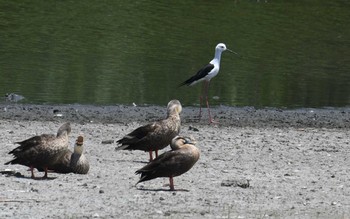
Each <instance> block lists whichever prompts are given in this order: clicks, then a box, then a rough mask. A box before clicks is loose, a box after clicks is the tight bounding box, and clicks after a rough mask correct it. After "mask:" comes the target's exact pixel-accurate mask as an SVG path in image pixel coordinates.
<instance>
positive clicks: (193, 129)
mask: <svg viewBox="0 0 350 219" xmlns="http://www.w3.org/2000/svg"><path fill="white" fill-rule="evenodd" d="M188 130H190V131H194V132H199V129H197V128H195V127H192V126H189V127H188Z"/></svg>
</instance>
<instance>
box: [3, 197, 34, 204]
mask: <svg viewBox="0 0 350 219" xmlns="http://www.w3.org/2000/svg"><path fill="white" fill-rule="evenodd" d="M28 201H34V202H40V201H39V200H37V199H33V198H28V199H2V198H0V203H1V202H21V203H22V202H28Z"/></svg>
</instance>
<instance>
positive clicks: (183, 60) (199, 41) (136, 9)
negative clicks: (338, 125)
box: [0, 0, 350, 107]
mask: <svg viewBox="0 0 350 219" xmlns="http://www.w3.org/2000/svg"><path fill="white" fill-rule="evenodd" d="M349 21H350V2H349V1H347V0H333V1H326V0H320V1H318V0H305V1H272V0H271V1H270V0H269V1H267V2H265V1H263V0H261V1H253V0H250V1H249V0H247V1H243V0H242V1H233V0H230V1H174V2H171V1H73V0H70V1H52V0H49V1H12V0H11V1H5V0H0V48H1V53H0V95H5V94H6V93H11V92H14V93H17V94H20V95H23V96H25V97H26V99H25V101H26V102H30V103H53V104H56V103H59V104H61V103H64V104H67V103H80V104H98V105H111V104H131V103H136V104H157V105H166V104H167V102H168V101H169V100H170V99H173V98H177V99H179V100H180V101H181V102H182V103H183V104H184V105H197V104H198V102H199V94H200V89H201V86H200V85H196V86H193V87H181V88H178V87H177V85H178V84H179V83H181V82H182V81H184V80H186V79H187V78H189V77H190V76H192V75H193V74H195V73H196V72H197V70H198V69H199V68H201V67H202V66H203V65H205V64H207V63H208V62H209V61H210V60H211V59H212V58H213V56H214V47H215V46H216V44H217V43H219V42H223V43H225V44H226V45H227V47H228V48H230V49H232V50H234V51H236V52H238V53H239V54H240V55H241V56H242V58H240V57H238V56H235V55H233V54H230V53H228V52H224V53H223V56H222V59H221V69H220V73H219V74H218V76H216V77H215V78H214V79H212V81H211V85H210V91H209V96H210V103H211V104H212V105H219V104H223V105H229V106H255V107H264V106H271V107H325V106H333V107H342V106H349V105H350V72H349V69H350V22H349Z"/></svg>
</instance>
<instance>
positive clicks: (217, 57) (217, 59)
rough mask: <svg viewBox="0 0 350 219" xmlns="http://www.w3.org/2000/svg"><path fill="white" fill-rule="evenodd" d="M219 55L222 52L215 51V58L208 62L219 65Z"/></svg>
mask: <svg viewBox="0 0 350 219" xmlns="http://www.w3.org/2000/svg"><path fill="white" fill-rule="evenodd" d="M221 53H222V50H220V49H215V57H214V59H213V60H211V61H210V64H213V65H215V64H217V65H220V60H221Z"/></svg>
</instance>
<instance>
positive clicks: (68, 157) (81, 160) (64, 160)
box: [48, 136, 90, 174]
mask: <svg viewBox="0 0 350 219" xmlns="http://www.w3.org/2000/svg"><path fill="white" fill-rule="evenodd" d="M83 151H84V138H83V136H79V137H78V138H77V140H76V142H75V145H74V152H72V151H71V150H69V149H68V148H66V150H65V153H64V154H63V155H62V156H61V157H60V158H59V159H58V161H57V162H56V163H55V164H54V165H52V166H49V167H48V169H49V170H52V171H54V172H56V173H78V174H87V173H88V172H89V169H90V165H89V161H88V160H87V159H86V157H85V155H84V154H83Z"/></svg>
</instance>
